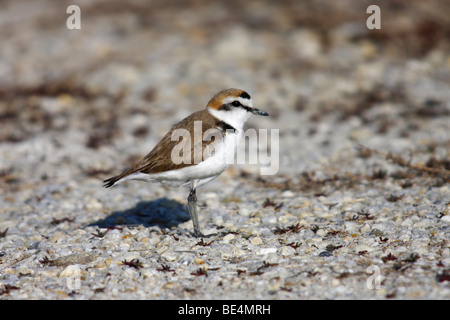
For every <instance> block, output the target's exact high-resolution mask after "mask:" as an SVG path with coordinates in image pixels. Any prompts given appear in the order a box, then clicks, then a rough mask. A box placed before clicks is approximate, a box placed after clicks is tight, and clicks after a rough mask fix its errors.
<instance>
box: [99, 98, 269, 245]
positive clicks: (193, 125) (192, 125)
mask: <svg viewBox="0 0 450 320" xmlns="http://www.w3.org/2000/svg"><path fill="white" fill-rule="evenodd" d="M252 114H255V115H260V116H268V114H267V113H266V112H264V111H261V110H259V109H257V108H255V107H253V104H252V99H251V97H250V95H249V94H248V93H247V92H245V91H243V90H240V89H227V90H223V91H220V92H219V93H217V94H216V95H215V96H214V97H213V98H212V99H211V100H210V101H209V102H208V104H207V106H206V109H203V110H201V111H197V112H194V113H193V114H191V115H190V116H188V117H186V118H185V119H183V120H181V121H180V122H178V123H177V124H175V125H174V126H173V127H172V128H171V129H170V130H169V132H168V133H167V134H166V135H165V136H164V137H163V138H162V139H161V141H159V142H158V144H157V145H156V146H155V147H154V148H153V150H152V151H150V153H148V154H147V155H146V156H145V157H144V158H143V159H142V160H141V161H139V162H137V163H136V164H135V165H133V166H132V167H131V168H129V169H128V170H126V171H124V172H122V173H121V174H119V175H117V176H114V177H112V178H109V179H107V180H105V181H104V183H105V184H104V187H106V188H109V187H112V186H114V185H116V184H118V183H120V182H123V181H127V180H143V181H150V182H160V183H162V184H165V185H168V186H187V187H188V188H189V189H190V190H189V196H188V198H187V201H188V208H189V214H190V216H191V219H192V223H193V225H194V234H195V236H196V237H201V236H202V233H201V232H200V227H199V224H198V216H197V195H196V190H197V188H198V187H200V186H201V185H203V184H205V183H207V182H209V181H211V180H212V179H214V178H216V177H217V176H218V175H220V174H221V173H222V172H223V171H225V169H226V168H227V167H228V165H229V164H231V163H232V162H233V159H234V155H235V153H236V150H237V146H238V143H239V140H240V138H241V135H242V131H243V127H244V124H245V122H246V121H247V120H248V119H249V118H250V116H251V115H252ZM180 138H182V139H180ZM180 140H181V141H180ZM230 159H231V161H230Z"/></svg>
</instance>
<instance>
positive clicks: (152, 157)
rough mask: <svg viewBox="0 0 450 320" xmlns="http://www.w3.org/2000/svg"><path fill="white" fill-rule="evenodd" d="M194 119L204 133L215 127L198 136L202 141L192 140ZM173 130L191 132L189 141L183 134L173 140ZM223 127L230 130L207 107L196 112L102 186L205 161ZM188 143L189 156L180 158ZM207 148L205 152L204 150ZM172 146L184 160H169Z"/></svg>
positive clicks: (224, 129) (220, 137)
mask: <svg viewBox="0 0 450 320" xmlns="http://www.w3.org/2000/svg"><path fill="white" fill-rule="evenodd" d="M195 121H201V128H202V130H203V132H205V131H206V130H208V129H215V128H217V130H209V131H208V132H209V134H207V135H205V136H204V135H203V134H202V135H201V137H200V138H201V140H200V138H199V137H197V139H195V138H196V137H195V133H194V122H195ZM197 125H198V123H197ZM176 129H186V130H187V131H186V132H187V133H189V135H190V140H189V139H185V138H184V137H183V138H182V139H180V140H181V141H180V140H175V141H172V134H173V133H174V131H175V130H176ZM226 129H230V126H229V125H227V124H225V123H223V122H221V121H219V120H217V119H216V118H214V117H212V116H211V115H210V113H209V112H208V111H207V110H206V109H205V110H202V111H198V112H195V113H193V114H191V115H190V116H188V117H187V118H185V119H183V120H181V121H180V122H179V123H177V124H176V125H174V126H173V127H172V128H171V129H170V131H169V132H168V133H167V134H166V135H165V136H164V137H163V138H162V139H161V141H159V142H158V144H157V145H156V146H155V147H154V148H153V150H152V151H150V153H148V154H147V155H146V156H145V157H144V158H143V159H142V160H141V161H139V162H138V163H136V164H135V165H134V166H132V167H131V168H129V169H128V170H126V171H124V172H123V173H121V174H120V175H118V176H115V177H112V178H109V179H107V180H105V181H104V182H105V185H104V186H105V187H107V188H109V187H111V186H113V185H114V183H116V182H117V181H119V180H120V179H122V178H124V177H126V176H128V175H130V174H133V173H136V172H141V173H146V174H155V173H160V172H165V171H170V170H177V169H181V168H184V167H188V166H192V165H195V164H197V163H199V162H201V161H204V160H206V159H207V158H208V157H209V156H211V155H212V153H213V152H214V151H213V150H214V146H215V145H216V144H217V143H218V142H219V141H220V139H222V138H223V135H224V133H225V131H226ZM200 132H202V131H200ZM189 144H190V157H189V155H186V157H183V156H185V155H183V150H189ZM206 147H207V151H208V152H203V151H204V150H205V148H206ZM174 148H177V149H176V150H177V151H178V150H180V152H179V154H178V156H179V157H180V158H183V162H181V163H174V161H172V150H174Z"/></svg>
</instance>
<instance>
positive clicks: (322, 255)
mask: <svg viewBox="0 0 450 320" xmlns="http://www.w3.org/2000/svg"><path fill="white" fill-rule="evenodd" d="M331 256H333V254H332V253H331V252H330V251H322V252H321V253H319V257H331Z"/></svg>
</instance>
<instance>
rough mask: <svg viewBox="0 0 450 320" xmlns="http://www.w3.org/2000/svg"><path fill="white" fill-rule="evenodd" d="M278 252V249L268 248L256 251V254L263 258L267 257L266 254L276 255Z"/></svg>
mask: <svg viewBox="0 0 450 320" xmlns="http://www.w3.org/2000/svg"><path fill="white" fill-rule="evenodd" d="M275 252H277V248H271V247H267V248H258V249H257V250H256V254H257V255H258V256H262V255H266V254H270V253H275Z"/></svg>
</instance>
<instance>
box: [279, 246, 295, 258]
mask: <svg viewBox="0 0 450 320" xmlns="http://www.w3.org/2000/svg"><path fill="white" fill-rule="evenodd" d="M294 253H295V249H294V248H292V247H290V246H284V247H281V255H282V256H283V257H285V256H290V255H292V254H294Z"/></svg>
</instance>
